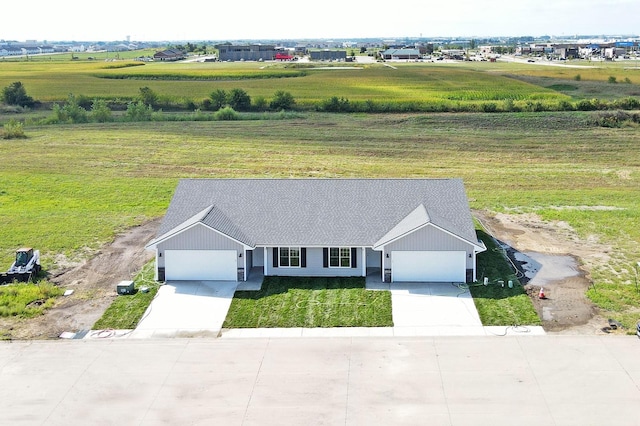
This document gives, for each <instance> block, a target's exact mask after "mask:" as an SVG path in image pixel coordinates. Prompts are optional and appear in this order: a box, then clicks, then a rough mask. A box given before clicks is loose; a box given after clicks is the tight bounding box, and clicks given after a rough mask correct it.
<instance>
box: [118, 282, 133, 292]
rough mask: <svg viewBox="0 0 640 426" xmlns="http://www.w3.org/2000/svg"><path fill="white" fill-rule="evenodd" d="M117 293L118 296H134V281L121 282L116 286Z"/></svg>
mask: <svg viewBox="0 0 640 426" xmlns="http://www.w3.org/2000/svg"><path fill="white" fill-rule="evenodd" d="M116 291H117V292H118V294H133V293H134V291H135V290H134V287H133V281H120V283H119V284H118V285H117V286H116Z"/></svg>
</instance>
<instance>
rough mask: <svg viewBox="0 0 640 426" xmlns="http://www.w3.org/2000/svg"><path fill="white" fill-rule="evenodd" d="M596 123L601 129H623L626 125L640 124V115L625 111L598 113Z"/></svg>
mask: <svg viewBox="0 0 640 426" xmlns="http://www.w3.org/2000/svg"><path fill="white" fill-rule="evenodd" d="M594 123H595V124H596V125H598V126H600V127H622V126H623V125H626V124H633V123H640V114H630V113H628V112H625V111H606V112H600V113H598V114H597V115H596V116H595V118H594Z"/></svg>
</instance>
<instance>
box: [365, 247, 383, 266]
mask: <svg viewBox="0 0 640 426" xmlns="http://www.w3.org/2000/svg"><path fill="white" fill-rule="evenodd" d="M381 255H382V253H381V252H379V251H375V250H373V249H370V248H367V267H368V268H380V267H381V266H382V264H381V263H382V262H381V260H380V259H382V258H381Z"/></svg>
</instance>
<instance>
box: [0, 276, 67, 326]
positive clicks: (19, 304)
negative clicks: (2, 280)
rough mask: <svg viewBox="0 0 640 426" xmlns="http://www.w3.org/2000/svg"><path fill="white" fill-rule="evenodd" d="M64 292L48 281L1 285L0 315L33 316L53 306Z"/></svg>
mask: <svg viewBox="0 0 640 426" xmlns="http://www.w3.org/2000/svg"><path fill="white" fill-rule="evenodd" d="M62 293H64V290H62V289H61V288H59V287H56V286H54V285H53V284H51V283H49V282H47V281H40V282H38V283H37V284H33V283H14V284H6V285H2V286H0V317H20V318H32V317H35V316H38V315H41V314H42V312H44V310H46V309H48V308H50V307H51V306H53V304H54V303H55V301H56V298H57V297H59V296H61V295H62Z"/></svg>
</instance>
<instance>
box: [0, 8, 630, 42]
mask: <svg viewBox="0 0 640 426" xmlns="http://www.w3.org/2000/svg"><path fill="white" fill-rule="evenodd" d="M33 3H35V4H33V5H32V6H33V9H34V10H37V11H38V13H37V15H35V14H34V16H28V15H25V14H24V11H23V10H21V9H22V5H18V4H15V3H14V2H11V3H9V4H7V5H4V6H3V9H4V12H5V16H21V17H25V18H24V19H12V20H7V21H6V22H3V26H2V29H0V40H5V41H7V40H11V41H14V40H15V41H32V40H35V41H103V42H112V41H126V40H127V39H130V40H132V41H139V42H163V41H207V40H215V41H218V40H331V39H339V40H348V39H371V38H375V39H396V40H397V39H407V38H409V39H420V38H426V39H428V38H469V39H472V38H479V39H482V38H500V37H536V38H538V37H543V36H550V37H555V38H563V37H565V38H570V37H574V36H577V35H581V34H586V35H594V36H595V35H601V36H602V37H604V35H609V36H624V35H629V36H632V35H636V34H637V33H638V32H639V31H638V30H639V29H640V25H639V24H638V23H637V18H636V17H637V16H639V15H640V2H637V1H635V0H608V1H607V0H556V1H555V2H554V3H553V4H544V5H542V4H541V3H540V2H539V1H536V0H520V1H518V2H512V1H509V0H486V1H484V2H477V1H474V0H451V1H449V2H447V3H446V4H440V3H439V4H435V5H425V4H423V3H421V2H420V1H418V0H399V1H397V2H395V3H394V5H395V8H394V9H392V10H388V9H387V10H382V11H381V10H378V9H376V8H370V7H367V6H366V4H365V3H364V2H355V3H348V4H343V2H339V1H336V0H326V1H325V2H323V7H322V8H316V9H314V10H309V9H300V6H299V3H297V2H294V1H293V0H274V1H271V2H268V3H267V2H257V1H252V0H250V1H249V3H248V4H244V5H243V8H242V9H240V8H238V7H234V5H229V4H220V5H214V6H212V5H211V4H210V3H208V2H204V1H203V0H186V1H184V2H182V3H181V7H180V10H181V11H184V12H183V14H184V17H183V18H182V19H179V18H178V19H176V14H178V13H179V12H176V11H172V12H170V13H166V12H164V10H162V9H158V8H154V6H152V5H151V4H150V5H149V6H147V5H146V4H145V3H147V2H138V3H132V2H126V1H124V0H112V1H111V2H110V4H109V6H104V7H102V8H101V10H100V11H99V12H98V13H96V14H95V16H94V14H93V13H87V12H86V11H85V10H86V3H84V2H81V1H79V0H59V1H58V2H56V3H51V2H48V1H47V2H45V1H44V0H36V1H35V2H33ZM361 3H362V4H361ZM514 3H517V4H514ZM246 11H249V12H250V13H244V12H246ZM605 17H608V18H605Z"/></svg>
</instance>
